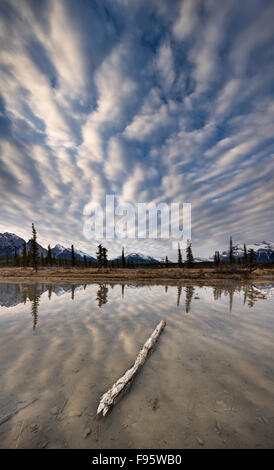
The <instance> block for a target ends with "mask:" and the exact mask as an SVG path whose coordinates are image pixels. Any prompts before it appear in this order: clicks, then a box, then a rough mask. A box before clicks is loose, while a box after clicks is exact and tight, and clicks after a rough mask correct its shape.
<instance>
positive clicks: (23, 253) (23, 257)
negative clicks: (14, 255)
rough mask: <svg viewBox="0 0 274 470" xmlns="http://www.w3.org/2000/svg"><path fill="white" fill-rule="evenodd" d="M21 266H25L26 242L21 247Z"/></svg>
mask: <svg viewBox="0 0 274 470" xmlns="http://www.w3.org/2000/svg"><path fill="white" fill-rule="evenodd" d="M22 264H23V266H24V267H25V266H27V245H26V242H24V245H23V251H22Z"/></svg>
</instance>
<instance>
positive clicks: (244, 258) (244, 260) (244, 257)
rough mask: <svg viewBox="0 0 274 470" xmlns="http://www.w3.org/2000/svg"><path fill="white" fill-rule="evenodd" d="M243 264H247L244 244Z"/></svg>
mask: <svg viewBox="0 0 274 470" xmlns="http://www.w3.org/2000/svg"><path fill="white" fill-rule="evenodd" d="M243 263H244V264H247V263H248V256H247V249H246V244H245V243H244V256H243Z"/></svg>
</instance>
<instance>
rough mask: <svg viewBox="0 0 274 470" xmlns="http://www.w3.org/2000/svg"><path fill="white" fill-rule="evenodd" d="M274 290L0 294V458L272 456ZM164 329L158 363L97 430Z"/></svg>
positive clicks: (10, 287)
mask: <svg viewBox="0 0 274 470" xmlns="http://www.w3.org/2000/svg"><path fill="white" fill-rule="evenodd" d="M269 287H271V286H265V288H264V286H261V287H260V289H261V290H262V289H263V294H264V295H262V294H261V293H260V292H258V289H257V288H256V287H255V288H254V286H244V287H241V286H237V284H235V285H230V286H229V287H221V286H218V287H198V286H190V285H188V286H181V287H175V286H174V287H171V286H169V287H165V286H139V287H138V286H133V285H124V286H121V285H112V286H111V285H106V284H101V285H96V284H92V285H86V286H84V285H77V286H75V285H74V286H69V285H63V286H60V285H45V284H44V285H42V284H37V285H26V284H23V285H19V284H0V305H1V307H0V447H1V448H64V447H67V448H189V447H190V448H197V447H199V448H251V447H258V448H273V447H274V446H273V444H274V380H273V379H274V364H273V357H274V340H273V338H274V335H273V333H274V311H273V304H274V297H271V296H270V295H268V293H269V292H270V289H269ZM272 287H273V286H272ZM161 319H164V320H166V321H167V326H166V329H165V330H164V332H163V334H162V335H161V337H160V339H159V342H158V344H157V346H156V349H155V351H154V352H153V353H152V354H151V355H150V356H149V358H148V360H147V361H146V363H145V364H144V366H143V368H142V370H141V371H140V373H139V374H138V376H137V377H136V378H135V380H134V383H133V384H132V386H131V388H130V389H129V391H128V392H127V393H126V394H125V395H124V396H123V397H122V398H121V400H120V401H119V402H118V403H117V404H116V406H115V407H114V408H113V410H112V411H111V413H110V414H109V415H108V416H107V417H106V418H104V419H103V418H97V417H96V409H97V406H98V403H99V399H100V396H101V395H102V393H104V392H105V391H107V390H108V389H109V388H110V387H111V385H112V384H113V383H114V382H115V381H116V380H117V379H118V377H120V376H121V375H122V374H123V373H124V371H125V370H126V369H127V368H128V367H129V366H131V364H132V363H133V362H134V360H135V358H136V355H137V353H138V352H139V350H140V348H141V347H142V345H143V343H144V342H145V341H146V339H147V338H148V337H149V336H150V334H151V333H152V331H153V330H154V328H155V327H156V325H157V323H158V322H159V321H160V320H161ZM33 400H35V401H34V402H33V403H32V401H33ZM23 407H24V408H23ZM21 408H22V409H21ZM15 411H17V413H15V414H14V412H15ZM10 414H11V416H10V419H7V420H6V421H5V422H3V423H2V424H1V419H3V417H5V416H8V415H10Z"/></svg>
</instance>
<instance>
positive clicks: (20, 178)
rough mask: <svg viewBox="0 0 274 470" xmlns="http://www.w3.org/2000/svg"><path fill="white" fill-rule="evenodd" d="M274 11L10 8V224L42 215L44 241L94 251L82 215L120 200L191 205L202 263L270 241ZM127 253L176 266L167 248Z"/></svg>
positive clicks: (139, 4) (3, 89)
mask: <svg viewBox="0 0 274 470" xmlns="http://www.w3.org/2000/svg"><path fill="white" fill-rule="evenodd" d="M273 15H274V13H273V5H272V4H271V2H268V1H261V0H260V1H259V0H253V1H252V2H243V3H242V4H241V5H240V4H239V2H236V1H234V0H229V1H227V2H225V4H224V3H223V2H219V1H217V0H208V1H207V2H204V1H202V0H197V1H196V2H194V1H192V0H191V1H188V0H184V1H179V0H178V1H177V0H176V1H174V2H172V3H170V2H165V1H163V2H159V1H156V0H149V1H148V2H145V1H143V0H140V1H136V2H127V1H124V0H123V1H122V0H119V1H118V0H112V1H110V0H102V2H84V1H82V0H80V1H79V2H75V1H74V0H66V1H64V0H59V1H53V0H44V1H42V2H40V5H39V8H38V7H37V3H36V2H34V1H33V0H22V1H20V2H17V1H15V0H14V1H13V0H10V1H6V0H3V1H2V2H1V7H0V23H1V28H0V31H1V33H0V38H1V44H2V47H1V58H0V148H1V156H0V160H1V170H0V182H1V194H0V199H1V221H2V222H1V224H0V229H1V230H3V231H6V230H8V231H11V232H15V233H18V235H22V236H24V237H27V236H28V234H29V231H30V225H31V222H32V221H34V222H35V223H36V224H37V228H38V234H39V240H40V242H41V243H44V244H45V245H47V244H48V243H55V242H60V243H62V244H67V245H70V244H71V243H74V244H75V246H79V248H81V249H83V250H86V251H88V252H90V253H91V254H94V251H95V246H96V243H97V240H96V241H94V242H92V243H88V242H87V241H86V240H85V238H84V236H83V232H82V226H83V220H82V211H83V207H84V206H85V204H86V203H88V202H89V201H90V200H92V201H95V202H101V203H104V200H105V195H106V194H113V193H115V195H116V196H117V201H118V202H125V201H129V202H155V203H159V202H168V203H170V202H180V203H181V204H182V203H183V202H191V203H192V222H193V226H192V236H193V247H194V251H195V253H196V254H197V255H200V256H206V255H209V254H212V253H211V250H212V247H213V246H216V247H218V248H222V247H223V246H224V244H225V243H227V240H228V237H229V236H230V235H233V237H234V238H237V239H238V240H239V241H246V242H253V241H256V240H257V239H260V238H268V239H271V238H272V237H273V233H272V220H273V202H272V201H273V174H274V164H273V155H274V138H273V118H274V100H273V83H272V82H273V73H274V67H273V52H272V49H273V41H274V34H273ZM106 243H109V242H106ZM125 245H126V248H127V251H130V250H132V251H140V252H144V253H147V254H152V255H153V256H157V254H158V256H159V257H161V256H162V255H163V253H164V254H167V255H168V257H169V258H170V259H175V258H176V253H174V251H172V248H171V243H170V242H169V241H163V240H158V241H157V240H154V241H151V240H139V241H137V240H136V241H134V240H130V241H128V242H126V244H125ZM108 247H109V248H110V250H111V254H113V256H115V255H117V254H119V253H120V249H121V244H120V242H119V241H118V240H115V241H113V242H112V243H111V244H109V245H108Z"/></svg>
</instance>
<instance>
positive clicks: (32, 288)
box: [0, 283, 273, 330]
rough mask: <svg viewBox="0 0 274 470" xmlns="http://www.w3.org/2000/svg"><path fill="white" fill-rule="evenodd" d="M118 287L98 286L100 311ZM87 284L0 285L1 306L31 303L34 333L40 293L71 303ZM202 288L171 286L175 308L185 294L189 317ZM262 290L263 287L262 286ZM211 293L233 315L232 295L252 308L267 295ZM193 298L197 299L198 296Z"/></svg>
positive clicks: (227, 289)
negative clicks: (67, 298) (67, 296)
mask: <svg viewBox="0 0 274 470" xmlns="http://www.w3.org/2000/svg"><path fill="white" fill-rule="evenodd" d="M115 285H117V284H113V283H112V284H107V283H104V284H99V285H98V289H97V291H96V298H95V300H96V303H97V305H98V307H99V308H102V307H103V306H104V305H105V304H107V303H108V302H109V300H110V301H111V299H108V294H109V288H111V289H114V287H115ZM86 287H87V284H71V285H69V284H64V285H55V284H43V283H41V284H39V283H38V284H0V306H2V307H8V308H9V307H14V306H16V305H18V304H20V303H24V304H25V303H26V302H27V301H30V302H31V315H32V318H33V330H35V329H36V327H37V323H38V309H39V302H40V297H41V295H42V294H44V293H45V292H47V296H48V299H49V300H51V299H52V294H53V293H54V294H55V295H56V296H58V297H59V296H62V295H64V294H66V293H70V295H71V300H74V299H75V293H76V292H77V291H80V290H85V289H86ZM120 287H121V298H122V299H125V297H126V290H127V289H132V288H135V289H136V288H142V287H144V286H143V285H138V284H124V283H122V284H120ZM169 287H170V286H168V285H166V286H164V290H165V293H166V294H167V293H168V288H169ZM199 287H202V286H194V285H187V286H182V285H178V286H171V289H174V288H176V289H177V296H176V306H177V308H181V307H182V294H183V292H184V294H185V295H184V302H185V309H184V310H185V313H186V314H189V313H190V312H191V306H192V301H193V296H194V294H195V289H196V288H199ZM262 287H265V286H262ZM269 288H270V290H271V289H272V290H273V287H272V286H268V289H269ZM209 289H210V290H211V292H212V296H213V299H214V300H215V301H220V300H221V299H222V297H223V296H224V297H228V309H229V311H230V312H232V309H233V297H234V294H235V293H236V292H237V293H239V294H240V293H241V294H242V296H243V304H244V305H247V306H248V307H249V308H252V307H254V305H255V302H256V301H257V300H258V299H264V298H266V296H267V290H266V291H265V289H262V288H261V286H259V287H258V286H257V285H254V284H246V285H237V284H235V285H234V284H231V285H228V286H222V285H218V286H212V287H209ZM195 299H199V297H198V296H196V297H195Z"/></svg>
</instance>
